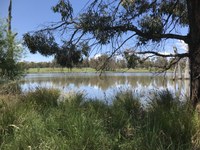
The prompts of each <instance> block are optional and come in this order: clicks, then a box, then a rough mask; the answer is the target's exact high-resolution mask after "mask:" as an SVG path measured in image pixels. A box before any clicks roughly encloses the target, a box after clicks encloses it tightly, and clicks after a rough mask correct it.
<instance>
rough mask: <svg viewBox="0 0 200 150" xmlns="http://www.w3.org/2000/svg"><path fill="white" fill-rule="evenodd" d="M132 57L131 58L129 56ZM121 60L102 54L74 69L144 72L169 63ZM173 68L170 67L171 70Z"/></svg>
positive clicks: (48, 65) (43, 64) (45, 65)
mask: <svg viewBox="0 0 200 150" xmlns="http://www.w3.org/2000/svg"><path fill="white" fill-rule="evenodd" d="M131 57H132V56H131ZM131 57H129V58H127V57H125V58H123V57H120V58H119V57H112V58H109V55H106V54H103V55H100V56H98V57H93V58H89V59H88V58H85V59H83V60H82V61H81V62H79V63H78V64H76V65H75V66H74V67H76V68H93V69H95V70H96V71H100V70H103V71H116V70H117V69H126V68H129V69H144V70H151V69H154V70H160V69H162V70H163V68H165V67H166V66H168V65H169V64H170V63H171V60H170V59H167V58H163V57H154V58H148V59H145V61H144V60H143V58H141V57H138V56H137V57H135V58H131ZM185 62H186V60H185V59H182V60H181V61H180V66H181V68H182V69H184V68H185ZM21 65H22V66H23V68H24V69H25V70H28V69H30V68H53V69H54V68H62V66H61V65H60V64H58V63H57V62H56V60H52V61H51V62H27V61H24V62H21ZM174 67H175V66H172V70H173V69H174Z"/></svg>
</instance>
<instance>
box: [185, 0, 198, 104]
mask: <svg viewBox="0 0 200 150" xmlns="http://www.w3.org/2000/svg"><path fill="white" fill-rule="evenodd" d="M187 5H188V18H189V29H190V31H189V41H188V45H189V59H190V71H191V72H190V80H191V85H190V91H191V92H190V99H191V101H192V104H193V106H194V107H195V106H196V105H197V103H198V102H200V0H187Z"/></svg>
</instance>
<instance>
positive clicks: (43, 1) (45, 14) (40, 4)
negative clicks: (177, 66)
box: [0, 0, 186, 62]
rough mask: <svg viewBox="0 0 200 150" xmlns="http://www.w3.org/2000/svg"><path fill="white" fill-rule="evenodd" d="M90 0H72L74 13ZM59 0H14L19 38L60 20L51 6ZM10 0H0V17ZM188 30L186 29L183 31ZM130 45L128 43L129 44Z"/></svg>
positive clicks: (5, 13)
mask: <svg viewBox="0 0 200 150" xmlns="http://www.w3.org/2000/svg"><path fill="white" fill-rule="evenodd" d="M88 1H89V0H79V1H77V0H70V2H71V3H72V6H73V9H74V13H75V14H76V13H78V12H80V11H81V9H82V8H83V7H84V6H85V4H86V3H87V2H88ZM57 2H58V0H48V1H47V0H13V8H12V16H13V18H12V30H13V31H14V32H17V33H18V39H19V40H20V39H22V35H23V34H24V33H26V32H29V31H34V30H37V29H40V28H41V26H42V25H44V24H48V23H49V22H52V21H53V22H55V21H59V20H60V15H59V14H55V13H53V12H52V10H51V7H52V6H54V5H55V4H56V3H57ZM8 5H9V0H0V18H4V19H5V18H7V16H8ZM183 32H186V31H183ZM174 45H177V46H178V47H179V48H178V49H181V48H184V45H183V44H182V43H181V42H177V41H171V42H170V43H168V44H167V46H166V49H171V50H172V49H173V48H172V47H173V46H174ZM127 46H128V45H127ZM26 51H27V52H26V53H27V54H26V57H25V58H24V60H26V61H35V62H40V61H51V60H52V59H53V57H43V56H41V55H40V54H30V53H29V52H28V50H26Z"/></svg>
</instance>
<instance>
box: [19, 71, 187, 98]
mask: <svg viewBox="0 0 200 150" xmlns="http://www.w3.org/2000/svg"><path fill="white" fill-rule="evenodd" d="M21 87H22V89H23V91H28V90H34V89H35V88H37V87H47V88H56V89H59V90H61V91H62V92H70V91H76V92H77V91H78V92H83V93H84V94H85V96H86V97H87V98H93V99H95V98H97V99H104V100H105V99H106V100H108V101H109V100H111V99H112V98H113V97H114V95H115V94H116V93H117V92H121V91H127V90H132V91H133V93H134V95H136V96H138V97H140V98H142V99H144V100H145V99H148V96H149V95H151V93H153V92H156V91H159V90H164V89H168V90H169V91H171V92H173V93H174V94H176V95H178V96H187V95H188V94H189V91H188V90H189V81H188V80H178V81H173V80H172V74H171V73H167V74H165V75H164V74H157V75H155V74H153V73H106V74H102V75H101V76H99V73H41V74H27V75H26V76H25V78H24V79H23V80H22V81H21Z"/></svg>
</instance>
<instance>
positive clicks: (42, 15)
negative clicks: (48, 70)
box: [0, 0, 88, 62]
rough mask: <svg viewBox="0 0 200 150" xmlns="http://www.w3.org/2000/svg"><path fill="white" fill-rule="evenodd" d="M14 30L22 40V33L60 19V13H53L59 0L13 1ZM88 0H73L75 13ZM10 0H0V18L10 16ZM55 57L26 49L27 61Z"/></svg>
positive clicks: (47, 59)
mask: <svg viewBox="0 0 200 150" xmlns="http://www.w3.org/2000/svg"><path fill="white" fill-rule="evenodd" d="M12 2H13V3H12V30H13V31H14V32H17V33H18V35H17V39H18V40H21V41H22V35H23V34H25V33H26V32H29V31H34V30H37V29H40V28H41V27H42V25H43V24H48V23H49V22H55V21H60V15H59V14H55V13H53V11H52V10H51V7H52V6H54V5H55V4H56V3H57V2H58V0H13V1H12ZM87 2H88V0H79V1H77V0H71V3H72V6H73V9H74V13H75V14H76V13H78V12H80V10H81V9H82V8H83V7H84V6H85V4H86V3H87ZM8 6H9V0H0V18H1V19H2V18H3V19H6V18H7V16H8ZM52 59H53V57H44V56H42V55H40V54H30V53H29V51H28V50H26V56H25V58H24V60H26V61H34V62H41V61H51V60H52Z"/></svg>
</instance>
